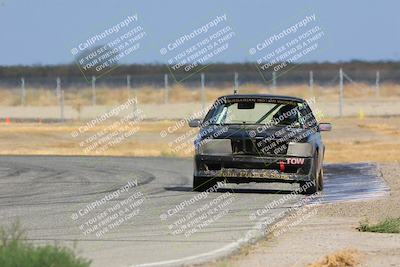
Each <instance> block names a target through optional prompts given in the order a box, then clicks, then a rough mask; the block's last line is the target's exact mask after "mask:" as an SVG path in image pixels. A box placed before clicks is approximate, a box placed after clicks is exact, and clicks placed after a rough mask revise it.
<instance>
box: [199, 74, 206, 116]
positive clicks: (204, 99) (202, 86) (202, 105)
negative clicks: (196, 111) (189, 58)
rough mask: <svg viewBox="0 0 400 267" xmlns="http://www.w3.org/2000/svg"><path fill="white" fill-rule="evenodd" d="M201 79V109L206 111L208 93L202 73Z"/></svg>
mask: <svg viewBox="0 0 400 267" xmlns="http://www.w3.org/2000/svg"><path fill="white" fill-rule="evenodd" d="M200 77H201V109H202V110H204V108H205V107H206V91H205V81H204V73H201V74H200Z"/></svg>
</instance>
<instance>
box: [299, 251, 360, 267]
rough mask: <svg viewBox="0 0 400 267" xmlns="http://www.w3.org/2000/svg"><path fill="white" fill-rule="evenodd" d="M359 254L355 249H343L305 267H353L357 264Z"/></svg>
mask: <svg viewBox="0 0 400 267" xmlns="http://www.w3.org/2000/svg"><path fill="white" fill-rule="evenodd" d="M359 260H360V252H358V251H357V250H355V249H344V250H341V251H337V252H335V253H332V254H330V255H327V256H325V257H324V258H323V259H322V260H320V261H318V262H315V263H311V264H308V265H307V266H306V267H353V266H357V265H358V264H359Z"/></svg>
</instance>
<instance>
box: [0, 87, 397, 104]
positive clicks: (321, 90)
mask: <svg viewBox="0 0 400 267" xmlns="http://www.w3.org/2000/svg"><path fill="white" fill-rule="evenodd" d="M239 91H240V93H244V94H246V93H275V92H276V93H278V94H280V95H289V96H297V97H302V98H306V97H310V96H311V92H310V89H309V87H308V86H307V85H291V86H281V87H277V88H276V91H272V89H271V88H269V87H266V86H263V85H259V84H243V85H241V86H240V88H239ZM26 92H27V93H26V105H29V106H52V105H57V103H58V100H57V97H56V95H55V90H49V89H43V88H28V89H27V90H26ZM231 93H232V87H218V88H216V87H207V88H206V98H207V99H216V98H217V97H219V96H221V95H226V94H231ZM20 94H21V90H20V89H19V88H0V106H18V105H20V104H21V95H20ZM134 95H136V96H137V97H138V99H139V102H140V103H162V102H163V101H164V90H162V89H161V88H155V87H150V86H143V87H139V88H136V89H135V90H131V91H130V92H129V91H128V90H127V89H126V88H125V87H117V88H108V87H98V88H96V100H97V104H98V105H117V104H120V103H122V102H124V101H126V99H127V98H128V97H132V96H134ZM314 95H315V96H316V97H317V98H318V99H323V100H336V99H337V98H338V87H337V86H334V87H321V86H317V85H316V86H315V87H314ZM91 96H92V89H91V88H79V89H76V88H68V89H67V90H65V103H66V104H67V105H71V106H74V107H76V108H78V107H79V106H85V105H91V99H92V97H91ZM374 96H375V87H373V86H370V85H367V84H351V85H346V86H345V90H344V97H345V98H350V99H357V100H362V99H364V98H371V97H374ZM381 97H382V98H387V97H400V85H396V84H382V85H381ZM169 100H170V101H171V102H172V103H178V102H188V101H190V102H193V101H200V100H201V93H200V88H188V87H184V86H182V85H175V86H172V87H171V88H170V91H169Z"/></svg>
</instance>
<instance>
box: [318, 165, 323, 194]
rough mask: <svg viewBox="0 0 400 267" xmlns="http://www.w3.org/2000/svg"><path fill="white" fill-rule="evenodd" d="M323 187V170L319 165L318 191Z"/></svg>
mask: <svg viewBox="0 0 400 267" xmlns="http://www.w3.org/2000/svg"><path fill="white" fill-rule="evenodd" d="M323 189H324V170H323V169H322V167H321V169H320V170H319V174H318V191H322V190H323Z"/></svg>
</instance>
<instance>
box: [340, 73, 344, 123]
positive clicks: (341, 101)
mask: <svg viewBox="0 0 400 267" xmlns="http://www.w3.org/2000/svg"><path fill="white" fill-rule="evenodd" d="M342 116H343V70H342V68H340V70H339V117H342Z"/></svg>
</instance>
